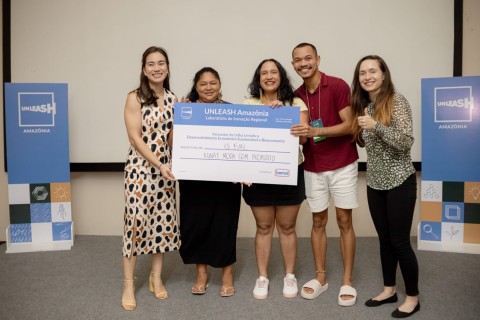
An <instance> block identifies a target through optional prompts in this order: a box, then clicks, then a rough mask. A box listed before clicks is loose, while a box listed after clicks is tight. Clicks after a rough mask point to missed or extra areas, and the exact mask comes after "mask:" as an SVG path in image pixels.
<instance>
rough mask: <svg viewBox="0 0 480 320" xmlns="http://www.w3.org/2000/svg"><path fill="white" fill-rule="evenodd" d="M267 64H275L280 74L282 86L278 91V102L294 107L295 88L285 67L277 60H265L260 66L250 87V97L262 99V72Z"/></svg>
mask: <svg viewBox="0 0 480 320" xmlns="http://www.w3.org/2000/svg"><path fill="white" fill-rule="evenodd" d="M266 62H273V63H275V65H276V66H277V68H278V71H279V73H280V86H279V87H278V90H277V95H278V100H280V101H282V102H283V103H286V102H288V103H290V105H293V99H294V98H295V94H294V93H293V87H292V84H291V83H290V78H289V77H288V74H287V71H286V70H285V68H283V66H282V65H281V64H280V62H278V61H277V60H275V59H265V60H263V61H262V62H260V64H259V65H258V67H257V69H256V70H255V73H254V74H253V79H252V82H250V84H249V85H248V91H249V92H250V95H251V96H252V97H254V98H257V99H261V96H262V94H261V89H262V87H261V85H260V71H261V69H262V66H263V64H264V63H266Z"/></svg>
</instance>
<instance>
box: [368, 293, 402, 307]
mask: <svg viewBox="0 0 480 320" xmlns="http://www.w3.org/2000/svg"><path fill="white" fill-rule="evenodd" d="M397 301H398V296H397V293H396V292H395V293H394V294H393V296H391V297H390V298H387V299H383V300H373V299H370V300H367V301H366V302H365V305H366V306H367V307H378V306H381V305H382V304H385V303H394V302H397Z"/></svg>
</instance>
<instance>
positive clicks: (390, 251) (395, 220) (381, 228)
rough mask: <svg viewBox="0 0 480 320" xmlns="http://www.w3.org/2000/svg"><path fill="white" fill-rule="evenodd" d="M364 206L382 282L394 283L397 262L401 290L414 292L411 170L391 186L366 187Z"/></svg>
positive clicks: (413, 181)
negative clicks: (370, 222)
mask: <svg viewBox="0 0 480 320" xmlns="http://www.w3.org/2000/svg"><path fill="white" fill-rule="evenodd" d="M367 198H368V206H369V208H370V214H371V216H372V220H373V223H374V225H375V229H376V230H377V233H378V238H379V240H380V259H381V261H382V272H383V284H384V286H386V287H392V286H395V285H396V282H395V274H396V271H397V265H398V264H400V270H401V272H402V276H403V280H404V281H405V291H406V294H407V295H409V296H417V295H418V262H417V257H416V256H415V252H414V251H413V249H412V246H411V244H410V229H411V228H412V220H413V212H414V208H415V201H416V198H417V180H416V177H415V174H413V175H411V176H410V177H408V178H407V180H405V181H404V182H403V183H402V184H401V185H399V186H398V187H395V188H393V189H391V190H375V189H372V188H370V187H367Z"/></svg>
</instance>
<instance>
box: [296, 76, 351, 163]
mask: <svg viewBox="0 0 480 320" xmlns="http://www.w3.org/2000/svg"><path fill="white" fill-rule="evenodd" d="M320 74H321V80H320V85H319V86H318V88H317V89H316V90H315V92H313V93H310V92H308V90H307V88H306V87H305V84H302V85H301V86H300V87H299V88H298V89H297V90H295V95H296V96H297V97H299V98H301V99H302V100H303V102H305V104H306V105H307V107H308V112H309V115H310V121H313V120H316V119H319V118H320V119H322V122H323V126H324V127H331V126H334V125H336V124H339V123H341V122H342V119H341V118H340V116H339V112H340V111H341V110H342V109H343V108H345V107H348V106H349V105H350V88H349V86H348V84H347V83H346V82H345V81H343V80H342V79H340V78H336V77H332V76H328V75H326V74H325V73H323V72H321V73H320ZM303 155H304V156H305V162H304V165H305V170H307V171H311V172H325V171H332V170H336V169H340V168H343V167H345V166H347V165H349V164H351V163H353V162H354V161H356V160H357V159H358V152H357V147H356V145H355V143H354V142H353V141H352V136H351V135H347V136H341V137H328V138H327V139H325V140H323V141H320V142H317V143H314V142H313V138H311V139H308V141H307V142H306V143H305V144H304V145H303Z"/></svg>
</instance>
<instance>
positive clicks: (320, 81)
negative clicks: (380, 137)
mask: <svg viewBox="0 0 480 320" xmlns="http://www.w3.org/2000/svg"><path fill="white" fill-rule="evenodd" d="M292 59H293V61H292V65H293V68H294V69H295V71H296V72H297V74H298V75H299V76H300V77H302V79H303V81H304V82H303V84H302V85H301V86H300V87H299V88H298V89H297V90H296V91H295V94H296V95H297V96H298V97H300V98H301V99H302V100H303V101H304V102H305V104H306V105H307V107H308V111H309V116H310V125H307V124H299V125H295V126H293V127H292V129H291V132H292V134H293V135H295V136H299V137H308V138H309V139H308V140H307V142H306V143H305V144H304V145H303V154H304V157H305V162H304V166H305V167H304V169H305V191H306V196H307V202H308V205H309V206H310V210H311V211H312V217H313V224H312V233H311V242H312V249H313V255H314V260H315V266H316V277H315V279H313V280H310V281H309V282H307V283H306V284H305V285H304V286H303V287H302V291H301V295H302V297H304V298H306V299H315V298H316V297H318V296H319V295H320V294H321V293H323V292H325V291H326V290H327V288H328V283H327V279H326V256H327V254H326V252H327V235H326V230H325V227H326V225H327V221H328V206H329V199H330V196H331V197H332V199H333V201H334V204H335V211H336V218H337V219H336V220H337V224H338V227H339V229H340V248H341V252H342V257H343V267H344V273H343V279H342V287H341V288H340V293H339V295H338V304H339V305H341V306H352V305H354V304H355V302H356V296H357V292H356V290H355V289H354V288H353V287H352V269H353V261H354V258H355V232H354V230H353V225H352V209H353V208H357V207H358V185H357V180H358V163H357V160H358V153H357V148H356V146H355V143H354V142H352V136H351V123H352V119H353V116H352V112H351V108H350V88H349V86H348V85H347V83H346V82H345V81H343V80H342V79H340V78H336V77H332V76H329V75H326V74H325V73H323V72H320V70H319V65H320V56H319V55H318V54H317V49H316V48H315V46H313V45H312V44H310V43H301V44H299V45H297V46H296V47H295V48H294V49H293V52H292Z"/></svg>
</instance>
